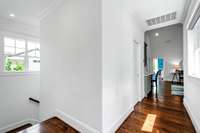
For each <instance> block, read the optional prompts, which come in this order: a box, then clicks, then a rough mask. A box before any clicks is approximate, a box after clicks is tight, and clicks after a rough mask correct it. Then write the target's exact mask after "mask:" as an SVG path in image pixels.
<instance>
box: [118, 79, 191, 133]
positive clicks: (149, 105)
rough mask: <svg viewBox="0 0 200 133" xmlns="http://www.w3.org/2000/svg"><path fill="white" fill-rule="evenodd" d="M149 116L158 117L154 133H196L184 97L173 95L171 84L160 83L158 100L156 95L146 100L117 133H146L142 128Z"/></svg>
mask: <svg viewBox="0 0 200 133" xmlns="http://www.w3.org/2000/svg"><path fill="white" fill-rule="evenodd" d="M148 114H154V115H156V119H155V123H153V124H154V126H153V129H152V133H195V130H194V127H193V125H192V123H191V120H190V118H189V116H188V114H187V112H186V110H185V108H184V105H183V97H182V96H173V95H171V82H160V87H159V89H158V98H157V99H156V98H155V94H154V93H152V94H151V96H150V97H149V98H144V99H143V101H142V102H140V103H138V104H137V105H136V106H135V111H134V112H132V113H131V114H130V116H129V117H128V118H127V119H126V121H125V122H124V123H123V124H122V125H121V127H120V128H119V129H118V131H117V132H116V133H145V132H146V131H142V127H143V124H144V123H145V120H146V117H147V115H148Z"/></svg>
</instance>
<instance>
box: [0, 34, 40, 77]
mask: <svg viewBox="0 0 200 133" xmlns="http://www.w3.org/2000/svg"><path fill="white" fill-rule="evenodd" d="M5 37H7V38H12V39H16V40H24V41H25V58H24V60H25V68H24V71H23V72H7V71H5V66H4V65H5V57H6V56H5V55H4V46H5V44H4V38H5ZM28 41H29V42H36V43H39V44H40V41H39V39H38V38H37V37H30V36H26V35H21V34H15V33H10V32H5V33H4V32H1V33H0V76H9V75H11V76H13V75H32V74H36V75H38V74H40V71H29V70H28V54H27V50H28V48H27V46H28Z"/></svg>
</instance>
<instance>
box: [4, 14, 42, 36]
mask: <svg viewBox="0 0 200 133" xmlns="http://www.w3.org/2000/svg"><path fill="white" fill-rule="evenodd" d="M0 30H1V32H10V33H17V34H23V35H28V36H32V37H37V38H38V37H39V36H40V27H39V26H34V25H30V24H26V23H22V22H19V21H17V20H15V19H8V18H5V17H0Z"/></svg>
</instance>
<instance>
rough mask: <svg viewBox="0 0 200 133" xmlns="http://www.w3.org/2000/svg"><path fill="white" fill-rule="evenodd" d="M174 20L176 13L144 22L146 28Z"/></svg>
mask: <svg viewBox="0 0 200 133" xmlns="http://www.w3.org/2000/svg"><path fill="white" fill-rule="evenodd" d="M175 19H176V12H172V13H169V14H166V15H163V16H160V17H156V18H152V19H149V20H147V21H146V22H147V25H148V26H153V25H156V24H160V23H165V22H168V21H171V20H175Z"/></svg>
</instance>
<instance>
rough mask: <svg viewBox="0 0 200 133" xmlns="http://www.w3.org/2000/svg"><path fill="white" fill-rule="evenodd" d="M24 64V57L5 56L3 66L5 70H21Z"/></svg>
mask: <svg viewBox="0 0 200 133" xmlns="http://www.w3.org/2000/svg"><path fill="white" fill-rule="evenodd" d="M24 64H25V63H24V57H18V56H14V57H6V58H5V65H4V68H5V71H7V72H23V71H24V68H25V65H24Z"/></svg>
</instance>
